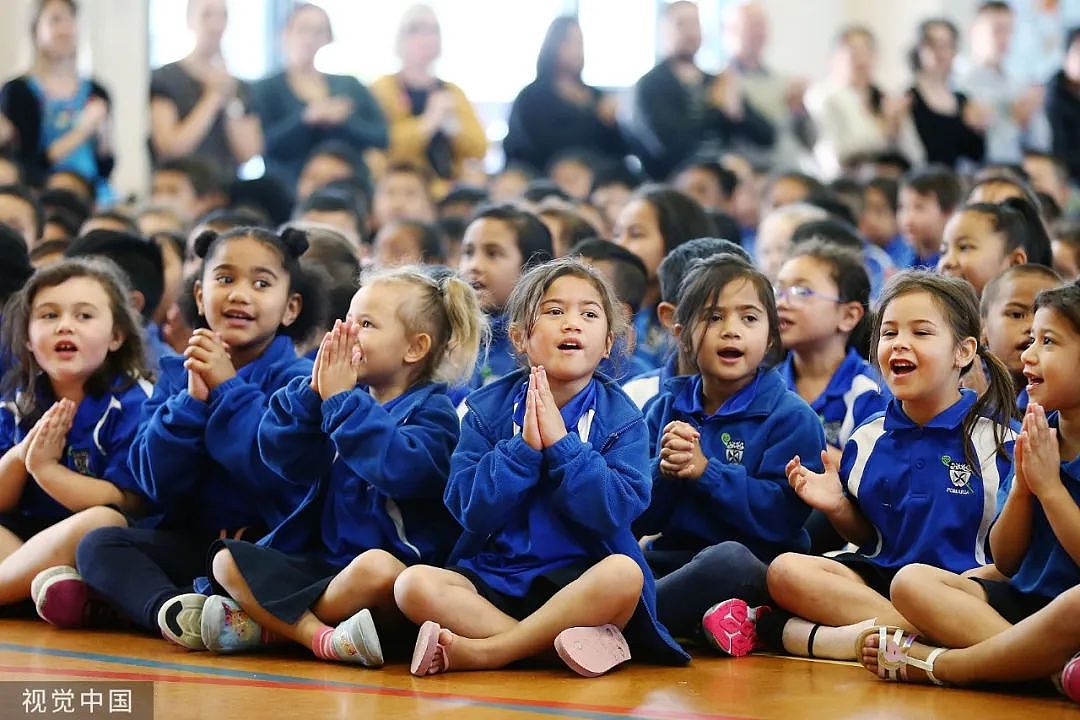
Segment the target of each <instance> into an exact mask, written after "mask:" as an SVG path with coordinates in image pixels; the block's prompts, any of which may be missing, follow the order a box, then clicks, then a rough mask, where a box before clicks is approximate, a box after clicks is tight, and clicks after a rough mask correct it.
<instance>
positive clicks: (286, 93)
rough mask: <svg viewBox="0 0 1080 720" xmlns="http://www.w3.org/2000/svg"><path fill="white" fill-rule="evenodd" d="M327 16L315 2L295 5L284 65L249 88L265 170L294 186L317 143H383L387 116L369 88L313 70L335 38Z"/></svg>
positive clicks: (284, 41)
mask: <svg viewBox="0 0 1080 720" xmlns="http://www.w3.org/2000/svg"><path fill="white" fill-rule="evenodd" d="M333 39H334V38H333V33H332V31H331V28H330V16H329V15H327V14H326V11H325V10H323V9H322V8H321V7H319V6H318V5H313V4H311V3H303V4H301V5H297V6H296V7H295V8H294V9H293V11H292V13H291V14H290V15H289V17H288V19H286V21H285V31H284V34H283V36H282V49H283V51H284V55H285V70H283V71H282V72H279V73H278V74H276V75H271V76H270V77H268V78H265V79H263V80H260V81H259V82H258V83H256V84H255V86H254V87H253V88H252V93H253V95H254V98H255V107H256V108H257V110H258V113H259V117H260V118H262V123H263V129H264V131H265V133H266V152H264V153H263V157H264V159H265V160H266V171H267V173H270V174H273V175H277V176H278V178H279V179H281V180H282V181H283V182H285V184H286V185H288V186H289V187H295V186H296V180H297V178H299V177H300V168H301V166H303V164H304V161H305V160H307V157H308V155H309V154H310V153H311V151H312V150H313V149H314V148H315V146H316V145H319V144H320V143H322V142H324V141H326V140H338V141H342V142H345V143H348V144H349V145H351V146H352V147H353V148H355V149H356V150H357V151H358V152H362V151H364V150H367V149H368V148H380V149H382V148H385V147H386V145H387V135H386V120H385V119H384V118H383V114H382V111H381V110H379V105H378V103H376V102H375V98H373V97H372V96H371V93H370V92H368V90H367V88H365V87H364V86H363V85H361V84H360V82H359V81H358V80H357V79H356V78H354V77H351V76H348V75H328V74H326V73H323V72H319V71H318V70H316V69H315V55H316V54H317V53H318V52H319V50H321V49H323V48H324V47H326V46H327V45H329V44H330V43H331V42H333Z"/></svg>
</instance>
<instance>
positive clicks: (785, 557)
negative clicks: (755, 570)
mask: <svg viewBox="0 0 1080 720" xmlns="http://www.w3.org/2000/svg"><path fill="white" fill-rule="evenodd" d="M805 565H806V558H805V556H803V555H800V554H799V553H783V554H782V555H778V556H777V557H776V559H775V560H773V561H772V562H771V563H769V569H768V570H767V571H766V573H765V582H766V584H767V585H768V587H769V594H770V595H772V596H773V597H774V598H777V599H779V598H781V597H784V596H786V595H789V594H790V593H792V592H793V591H795V589H797V588H798V587H799V585H800V581H801V578H802V576H803V575H804V570H805Z"/></svg>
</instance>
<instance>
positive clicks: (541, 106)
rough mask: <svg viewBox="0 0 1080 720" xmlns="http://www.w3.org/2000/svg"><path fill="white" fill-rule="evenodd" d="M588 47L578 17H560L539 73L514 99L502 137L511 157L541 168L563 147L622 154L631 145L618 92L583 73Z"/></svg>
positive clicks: (547, 42)
mask: <svg viewBox="0 0 1080 720" xmlns="http://www.w3.org/2000/svg"><path fill="white" fill-rule="evenodd" d="M584 67H585V49H584V42H583V40H582V36H581V26H580V25H578V21H577V18H575V17H570V16H563V17H559V18H555V20H554V21H553V22H552V23H551V26H550V27H549V28H548V31H547V35H545V36H544V43H543V44H542V45H541V46H540V55H539V57H537V59H536V79H535V80H533V81H532V83H530V84H529V85H527V86H526V87H525V89H524V90H522V91H521V93H520V94H518V96H517V98H515V99H514V104H513V106H511V108H510V119H509V121H508V123H509V126H510V127H509V130H508V132H507V134H506V140H504V141H503V150H504V151H505V152H506V161H507V163H511V162H522V163H525V164H527V165H529V166H531V167H533V168H535V169H536V170H538V171H540V172H544V171H546V170H547V167H548V165H549V164H550V163H551V161H552V159H553V158H554V157H555V156H556V155H558V154H560V153H561V152H562V151H564V150H569V149H576V150H586V151H588V152H589V154H590V155H592V156H594V157H598V158H609V159H618V160H621V159H622V157H623V155H625V154H626V146H625V144H624V143H623V138H622V135H621V134H620V132H619V127H618V124H617V123H616V117H615V113H616V107H617V105H616V102H615V98H614V97H611V96H606V95H603V94H602V93H601V92H600V91H599V90H598V89H596V88H594V87H590V86H588V85H586V84H585V83H584V81H582V79H581V71H582V69H583V68H584Z"/></svg>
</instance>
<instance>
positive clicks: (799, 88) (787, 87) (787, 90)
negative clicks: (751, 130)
mask: <svg viewBox="0 0 1080 720" xmlns="http://www.w3.org/2000/svg"><path fill="white" fill-rule="evenodd" d="M768 42H769V15H768V13H767V11H766V9H765V5H764V4H763V3H761V2H760V0H742V1H741V2H737V3H734V4H732V5H730V6H728V11H727V13H726V14H725V16H724V43H725V48H726V49H727V50H728V51H729V52H730V53H731V62H730V64H729V65H728V70H727V71H728V72H731V73H735V74H737V75H738V76H739V82H740V84H741V85H742V89H743V92H744V93H745V94H746V99H747V101H748V102H749V103H750V104H751V105H752V106H753V107H754V109H755V110H757V111H758V112H760V113H761V114H762V115H763V116H764V117H765V119H766V120H768V121H769V122H770V123H772V126H773V127H774V128H775V129H776V144H775V145H774V146H773V147H772V149H771V151H769V152H759V150H760V148H758V147H756V146H754V145H752V144H745V145H744V146H740V149H742V150H743V151H744V152H745V153H747V154H748V155H749V156H750V158H751V160H752V161H754V162H755V163H762V164H767V165H769V166H770V167H773V168H775V169H778V170H787V169H796V168H800V167H803V166H804V165H805V162H807V161H808V160H809V157H808V156H809V154H810V153H809V148H810V147H811V145H812V144H813V128H812V127H811V125H810V122H809V117H808V116H807V114H806V108H805V107H804V106H803V95H804V94H805V93H806V87H807V81H806V80H804V79H802V78H798V79H795V78H790V77H785V76H783V75H781V74H779V73H777V72H774V71H773V70H772V69H771V68H769V67H768V66H767V65H766V64H765V46H766V45H767V44H768Z"/></svg>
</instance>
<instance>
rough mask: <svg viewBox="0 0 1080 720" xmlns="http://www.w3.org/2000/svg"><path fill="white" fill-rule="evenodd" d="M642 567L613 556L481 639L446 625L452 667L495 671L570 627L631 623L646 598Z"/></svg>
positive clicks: (443, 640) (540, 647)
mask: <svg viewBox="0 0 1080 720" xmlns="http://www.w3.org/2000/svg"><path fill="white" fill-rule="evenodd" d="M643 582H644V577H643V576H642V573H641V568H640V567H638V564H637V563H636V562H634V561H633V560H632V559H630V558H629V557H627V556H625V555H610V556H608V557H606V558H604V559H603V560H601V561H600V562H598V563H597V564H596V565H593V566H592V567H591V568H589V569H588V570H587V571H585V573H584V574H582V576H581V577H579V578H578V579H577V580H575V581H574V582H572V583H570V584H569V585H567V586H566V587H564V588H563V589H561V590H559V592H557V593H555V594H554V595H553V596H552V597H551V599H550V600H548V601H547V602H546V603H545V604H544V605H543V606H542V607H541V608H540V609H539V610H537V611H536V612H534V613H533V614H532V615H530V616H529V617H527V618H525V619H524V620H522V621H521V622H520V623H517V624H516V625H514V626H513V627H511V628H509V629H508V630H505V631H504V632H500V633H498V634H495V635H492V636H490V637H487V638H482V639H471V638H468V637H461V636H457V635H455V634H454V632H453V628H452V627H451V628H448V629H444V630H443V631H442V633H441V635H440V637H439V644H440V645H442V646H443V647H444V648H446V651H447V654H448V655H450V656H451V657H452V661H451V663H452V664H451V668H450V669H452V670H492V669H495V668H500V667H503V666H505V665H508V664H510V663H512V662H514V661H517V660H521V659H524V658H527V657H531V656H533V655H537V654H539V653H541V652H545V651H548V650H550V649H551V646H552V643H553V642H554V640H555V637H556V636H557V635H558V634H559V633H560V632H562V631H563V630H566V629H567V628H571V627H599V626H602V625H607V624H611V625H615V626H616V627H618V628H620V629H622V628H624V627H625V626H626V623H628V622H630V618H631V617H633V615H634V611H635V610H636V609H637V605H638V601H639V600H640V598H641V587H642V584H643Z"/></svg>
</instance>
